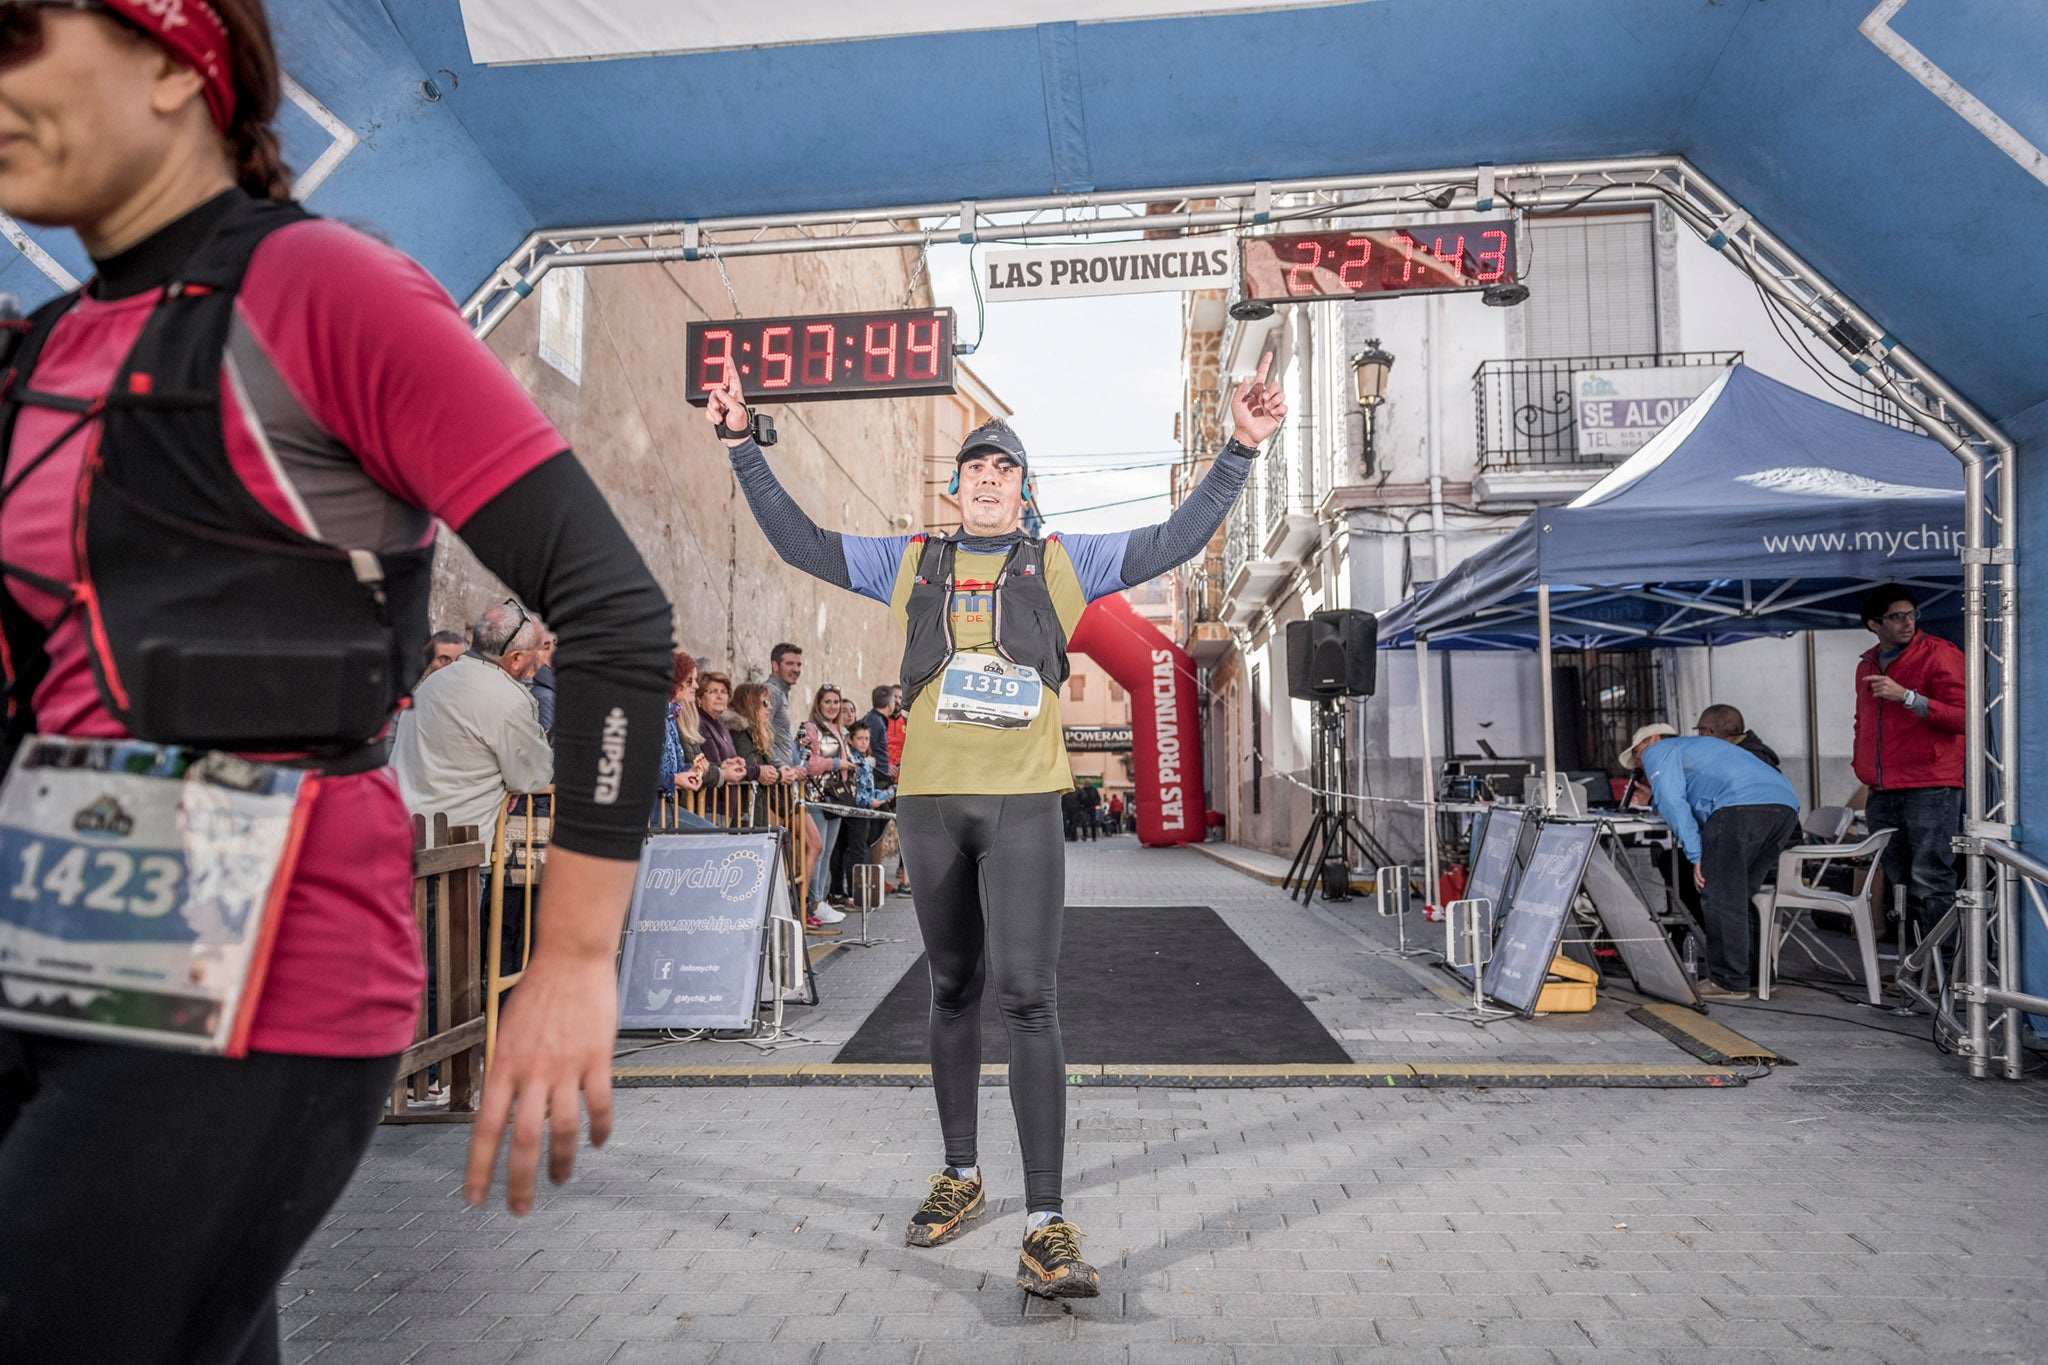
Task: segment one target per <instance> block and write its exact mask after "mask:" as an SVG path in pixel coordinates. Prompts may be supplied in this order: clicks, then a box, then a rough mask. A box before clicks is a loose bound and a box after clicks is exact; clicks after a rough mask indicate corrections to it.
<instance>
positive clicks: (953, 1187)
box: [903, 1171, 988, 1247]
mask: <svg viewBox="0 0 2048 1365" xmlns="http://www.w3.org/2000/svg"><path fill="white" fill-rule="evenodd" d="M987 1211H988V1204H987V1203H986V1202H985V1201H984V1200H983V1199H982V1197H981V1182H980V1181H979V1180H961V1179H958V1178H956V1177H954V1176H950V1175H947V1174H946V1173H945V1172H944V1171H941V1172H939V1173H938V1174H937V1175H935V1176H933V1177H932V1192H931V1193H930V1194H929V1195H927V1196H926V1197H925V1201H924V1205H923V1207H921V1208H919V1209H918V1211H917V1212H916V1213H914V1214H912V1215H911V1216H910V1227H909V1229H908V1230H906V1231H905V1232H904V1234H903V1240H904V1242H905V1243H907V1244H908V1245H910V1246H914V1247H935V1246H937V1245H938V1244H939V1243H941V1242H949V1241H951V1240H952V1239H953V1238H955V1237H957V1236H959V1235H960V1232H961V1230H962V1229H964V1228H965V1227H966V1226H967V1224H968V1222H969V1220H971V1219H975V1218H979V1217H981V1215H982V1214H984V1213H986V1212H987Z"/></svg>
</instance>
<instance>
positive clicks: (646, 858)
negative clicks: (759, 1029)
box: [619, 830, 788, 1029]
mask: <svg viewBox="0 0 2048 1365" xmlns="http://www.w3.org/2000/svg"><path fill="white" fill-rule="evenodd" d="M781 838H782V836H781V832H780V831H779V830H720V831H715V832H706V833H695V834H650V835H648V836H647V839H646V841H645V842H644V843H643V844H641V846H640V867H639V871H638V874H637V876H636V878H635V881H634V884H633V900H632V903H631V904H630V905H629V906H628V908H627V911H626V938H625V946H624V948H623V950H622V951H621V952H620V954H619V1027H620V1028H622V1029H744V1028H750V1027H752V1026H753V1024H754V1022H755V1016H756V1011H757V1010H758V1009H759V1007H760V1001H761V983H762V971H763V952H764V948H765V944H766V942H767V937H768V921H769V918H770V916H771V915H774V914H777V913H780V914H782V915H784V916H785V917H786V916H787V914H788V888H787V884H786V883H785V882H784V881H783V878H782V847H781ZM778 905H779V906H780V909H779V910H778Z"/></svg>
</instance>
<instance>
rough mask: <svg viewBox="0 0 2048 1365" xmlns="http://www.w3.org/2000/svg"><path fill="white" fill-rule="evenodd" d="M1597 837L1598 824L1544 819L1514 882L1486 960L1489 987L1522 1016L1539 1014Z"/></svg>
mask: <svg viewBox="0 0 2048 1365" xmlns="http://www.w3.org/2000/svg"><path fill="white" fill-rule="evenodd" d="M1599 835H1600V827H1599V826H1598V825H1596V824H1566V823H1564V822H1562V821H1556V820H1546V821H1544V822H1543V826H1542V829H1541V830H1540V831H1539V832H1538V833H1537V835H1536V846H1535V847H1534V848H1533V849H1531V850H1530V852H1529V861H1528V863H1527V864H1526V865H1525V866H1524V867H1523V869H1522V878H1521V880H1520V881H1519V882H1517V883H1516V884H1515V891H1514V897H1513V899H1512V900H1511V901H1510V903H1509V908H1508V912H1507V917H1506V921H1505V923H1504V924H1503V925H1502V926H1501V931H1500V941H1499V942H1498V943H1497V944H1495V945H1494V949H1493V960H1492V961H1491V962H1488V963H1487V964H1486V978H1485V990H1486V994H1487V995H1488V996H1489V997H1490V998H1492V999H1493V1000H1495V1001H1497V1002H1499V1003H1500V1004H1502V1005H1505V1006H1507V1007H1508V1008H1509V1009H1512V1010H1516V1011H1518V1012H1520V1013H1521V1014H1522V1015H1523V1016H1524V1017H1527V1016H1529V1015H1533V1014H1534V1013H1535V1012H1536V998H1537V997H1538V996H1540V995H1541V994H1542V993H1543V983H1544V980H1545V979H1546V977H1547V976H1548V975H1549V973H1550V964H1551V962H1552V961H1553V960H1555V959H1556V957H1557V949H1558V943H1559V941H1560V940H1561V939H1562V938H1563V936H1564V926H1565V920H1566V919H1567V918H1568V917H1569V916H1570V914H1571V909H1572V900H1573V899H1574V898H1575V897H1576V896H1577V895H1578V894H1579V881H1580V879H1581V878H1582V877H1583V876H1584V875H1585V871H1586V860H1587V858H1588V857H1589V856H1590V855H1591V854H1592V851H1593V844H1594V841H1595V840H1596V839H1598V838H1599Z"/></svg>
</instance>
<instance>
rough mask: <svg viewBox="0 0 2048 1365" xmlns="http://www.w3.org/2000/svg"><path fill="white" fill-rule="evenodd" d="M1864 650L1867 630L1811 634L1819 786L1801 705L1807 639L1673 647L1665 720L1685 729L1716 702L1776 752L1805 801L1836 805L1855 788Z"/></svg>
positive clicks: (1668, 664)
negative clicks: (1854, 761)
mask: <svg viewBox="0 0 2048 1365" xmlns="http://www.w3.org/2000/svg"><path fill="white" fill-rule="evenodd" d="M1868 648H1870V635H1869V633H1868V632H1865V631H1851V630H1823V631H1816V632H1815V633H1814V697H1815V700H1816V702H1817V703H1818V705H1817V708H1816V710H1817V719H1818V720H1819V722H1820V728H1819V734H1818V739H1819V749H1820V791H1819V793H1818V794H1816V793H1815V792H1814V791H1813V790H1812V786H1813V783H1812V779H1811V770H1810V768H1809V765H1808V762H1807V755H1808V754H1809V753H1811V752H1812V751H1813V748H1814V745H1813V743H1812V741H1811V738H1810V737H1809V734H1808V717H1807V710H1806V637H1805V636H1803V635H1802V636H1795V637H1793V638H1791V639H1786V640H1748V641H1744V642H1743V643H1742V644H1739V645H1720V646H1716V647H1715V648H1713V649H1711V650H1708V649H1678V650H1671V651H1669V652H1668V654H1667V656H1666V663H1665V675H1664V676H1665V678H1666V681H1667V683H1668V684H1669V686H1670V689H1671V697H1672V708H1671V709H1672V715H1671V723H1672V724H1673V725H1676V726H1677V727H1678V728H1679V729H1680V730H1681V731H1683V732H1685V733H1688V734H1690V733H1691V732H1692V727H1693V724H1694V722H1696V721H1697V720H1698V719H1699V714H1700V712H1701V711H1702V710H1703V709H1704V708H1706V707H1707V706H1709V705H1711V704H1713V703H1716V702H1720V703H1725V704H1727V705H1729V706H1733V707H1735V708H1736V709H1738V710H1739V711H1741V712H1742V717H1743V720H1744V721H1745V722H1746V723H1747V724H1748V726H1749V728H1750V730H1751V732H1752V733H1754V734H1756V735H1757V736H1758V737H1759V738H1761V739H1762V740H1763V741H1764V743H1766V744H1768V745H1770V746H1771V747H1772V748H1773V749H1776V750H1777V751H1778V757H1779V760H1780V762H1781V764H1782V766H1783V768H1784V772H1785V776H1786V777H1788V778H1790V779H1791V780H1792V787H1793V789H1794V790H1795V791H1797V792H1798V793H1799V797H1800V799H1801V800H1802V801H1804V802H1805V803H1806V804H1807V805H1808V806H1815V805H1829V806H1839V805H1841V804H1843V803H1844V802H1846V801H1847V800H1848V799H1849V796H1850V795H1851V793H1853V792H1854V791H1855V790H1856V787H1857V782H1856V776H1855V773H1854V771H1853V770H1852V766H1851V760H1852V758H1853V757H1854V753H1855V720H1856V697H1855V676H1856V659H1857V657H1858V656H1859V655H1861V654H1862V653H1863V651H1865V650H1866V649H1868Z"/></svg>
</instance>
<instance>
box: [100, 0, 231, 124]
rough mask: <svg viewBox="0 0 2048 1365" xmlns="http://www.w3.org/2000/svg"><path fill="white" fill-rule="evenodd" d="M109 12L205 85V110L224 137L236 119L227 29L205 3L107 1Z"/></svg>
mask: <svg viewBox="0 0 2048 1365" xmlns="http://www.w3.org/2000/svg"><path fill="white" fill-rule="evenodd" d="M106 6H107V8H108V9H110V10H112V11H114V13H116V14H118V15H120V16H121V17H122V18H123V19H126V20H127V21H128V22H129V23H131V24H134V25H135V26H136V27H137V28H140V29H142V30H143V31H144V32H145V33H147V34H149V36H150V37H152V38H154V39H156V40H157V42H159V43H161V44H162V45H163V46H164V47H165V48H166V49H168V50H169V51H170V54H171V55H172V56H174V57H176V58H177V59H178V60H179V61H181V62H183V63H185V65H187V66H189V67H191V68H192V69H193V70H194V71H197V72H198V73H199V75H200V78H201V79H202V80H204V81H205V82H206V107H207V109H208V111H210V112H211V113H212V114H213V126H214V127H216V128H218V129H220V130H221V131H222V132H223V133H225V132H226V131H227V130H228V123H229V121H230V120H232V119H233V118H234V115H235V81H234V77H233V76H232V75H230V74H229V72H228V28H227V25H226V24H224V23H222V22H221V18H220V14H219V13H218V12H217V11H216V10H215V9H214V7H213V6H212V5H209V4H207V3H206V0H106Z"/></svg>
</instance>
